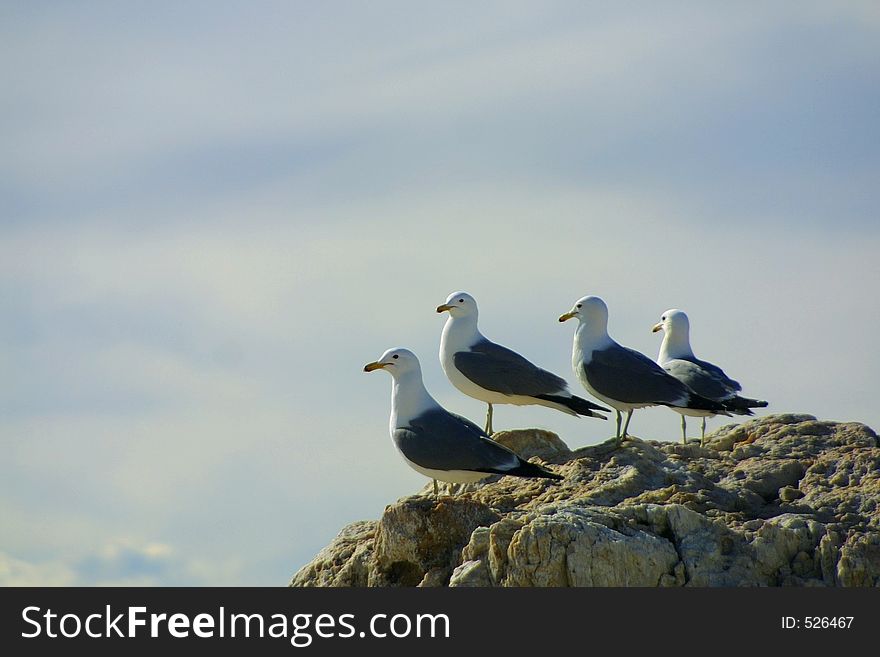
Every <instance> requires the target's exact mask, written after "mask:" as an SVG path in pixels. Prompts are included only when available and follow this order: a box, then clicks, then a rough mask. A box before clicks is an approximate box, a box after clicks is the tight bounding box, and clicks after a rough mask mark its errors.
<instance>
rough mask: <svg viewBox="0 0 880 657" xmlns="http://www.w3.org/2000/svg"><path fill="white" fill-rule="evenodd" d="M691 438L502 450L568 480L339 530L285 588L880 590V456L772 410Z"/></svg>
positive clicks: (406, 503) (503, 482)
mask: <svg viewBox="0 0 880 657" xmlns="http://www.w3.org/2000/svg"><path fill="white" fill-rule="evenodd" d="M707 438H708V439H707V444H706V446H705V447H700V446H699V445H698V444H696V443H688V444H687V445H682V444H680V443H660V442H654V441H642V440H639V439H631V440H629V441H627V442H625V443H624V445H623V447H621V448H620V449H614V448H613V447H612V445H610V444H608V443H604V444H602V445H597V446H593V447H586V448H583V449H579V450H576V451H571V450H570V449H568V447H566V445H565V444H564V443H563V442H562V441H561V440H560V439H559V438H558V437H557V436H555V435H554V434H552V433H549V432H546V431H540V430H522V431H507V432H500V433H498V434H496V435H495V439H496V440H498V441H499V442H501V443H503V444H505V445H508V446H510V447H511V448H512V449H514V450H516V451H517V452H518V453H520V454H521V455H523V456H524V457H525V458H532V459H533V460H537V461H541V462H544V463H547V464H548V465H549V466H550V467H551V468H553V469H554V470H555V471H557V472H559V473H560V474H562V475H564V476H565V480H564V481H562V482H553V481H548V480H531V479H517V478H514V477H493V478H492V479H489V480H487V481H486V482H485V483H480V484H471V485H469V486H467V487H465V488H464V489H463V490H460V491H458V492H457V493H456V494H455V495H441V497H440V498H439V499H437V498H434V497H433V496H432V495H431V490H432V489H431V485H430V483H429V484H428V485H427V486H425V488H424V489H423V490H422V491H421V493H420V494H419V495H416V496H411V497H406V498H403V499H401V500H399V501H398V502H397V503H395V504H392V505H390V506H388V507H387V508H386V509H385V513H384V514H383V516H382V518H381V520H379V521H364V522H357V523H354V524H352V525H349V526H348V527H346V528H344V529H343V530H342V531H341V532H340V534H339V536H337V537H336V538H335V539H334V540H333V541H332V542H331V543H330V545H328V546H327V547H326V548H324V549H323V550H322V551H321V552H320V553H319V554H318V555H317V556H316V557H315V558H314V559H313V560H312V561H311V562H310V563H309V564H307V565H306V566H304V567H303V568H301V569H300V570H299V572H297V573H296V575H294V577H293V579H292V581H291V586H416V585H418V586H880V447H878V440H877V436H876V434H875V433H874V432H873V431H872V430H871V429H870V428H868V427H866V426H865V425H862V424H858V423H837V422H825V421H819V420H816V418H814V417H812V416H809V415H773V416H767V417H763V418H759V419H756V420H752V421H749V422H746V423H744V424H740V425H729V426H726V427H722V428H720V429H719V430H718V431H716V432H715V433H714V434H711V435H710V436H708V437H707Z"/></svg>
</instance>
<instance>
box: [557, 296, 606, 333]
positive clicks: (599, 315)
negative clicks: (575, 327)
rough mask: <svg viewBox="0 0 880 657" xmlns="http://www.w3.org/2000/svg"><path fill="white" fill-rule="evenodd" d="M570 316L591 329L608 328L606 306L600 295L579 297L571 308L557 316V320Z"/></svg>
mask: <svg viewBox="0 0 880 657" xmlns="http://www.w3.org/2000/svg"><path fill="white" fill-rule="evenodd" d="M572 317H576V318H577V320H578V321H579V322H580V323H581V324H583V325H586V326H588V327H589V328H590V329H592V330H593V331H598V330H601V331H607V330H608V306H606V305H605V302H604V301H602V299H601V298H600V297H592V296H588V297H581V298H580V299H578V300H577V301H575V303H574V306H573V307H572V309H571V310H569V311H568V312H567V313H565V314H564V315H561V316H560V317H559V321H560V322H564V321H567V320H569V319H571V318H572Z"/></svg>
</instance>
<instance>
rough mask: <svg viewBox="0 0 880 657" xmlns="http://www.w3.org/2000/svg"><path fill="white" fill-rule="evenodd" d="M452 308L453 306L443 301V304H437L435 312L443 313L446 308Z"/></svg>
mask: <svg viewBox="0 0 880 657" xmlns="http://www.w3.org/2000/svg"><path fill="white" fill-rule="evenodd" d="M453 308H455V306H450V305H449V304H448V303H444V304H442V305H440V306H437V312H438V313H444V312H446V311H447V310H452V309H453Z"/></svg>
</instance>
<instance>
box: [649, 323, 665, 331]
mask: <svg viewBox="0 0 880 657" xmlns="http://www.w3.org/2000/svg"><path fill="white" fill-rule="evenodd" d="M662 330H663V324H654V327H653V328H652V329H651V333H656V332H657V331H662Z"/></svg>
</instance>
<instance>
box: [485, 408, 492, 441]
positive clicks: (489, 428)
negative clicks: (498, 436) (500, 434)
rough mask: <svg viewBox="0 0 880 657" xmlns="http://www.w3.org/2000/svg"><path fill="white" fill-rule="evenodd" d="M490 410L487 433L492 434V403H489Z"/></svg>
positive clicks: (487, 414) (487, 416)
mask: <svg viewBox="0 0 880 657" xmlns="http://www.w3.org/2000/svg"><path fill="white" fill-rule="evenodd" d="M488 406H489V410H488V411H486V435H487V436H491V435H492V404H489V405H488Z"/></svg>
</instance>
